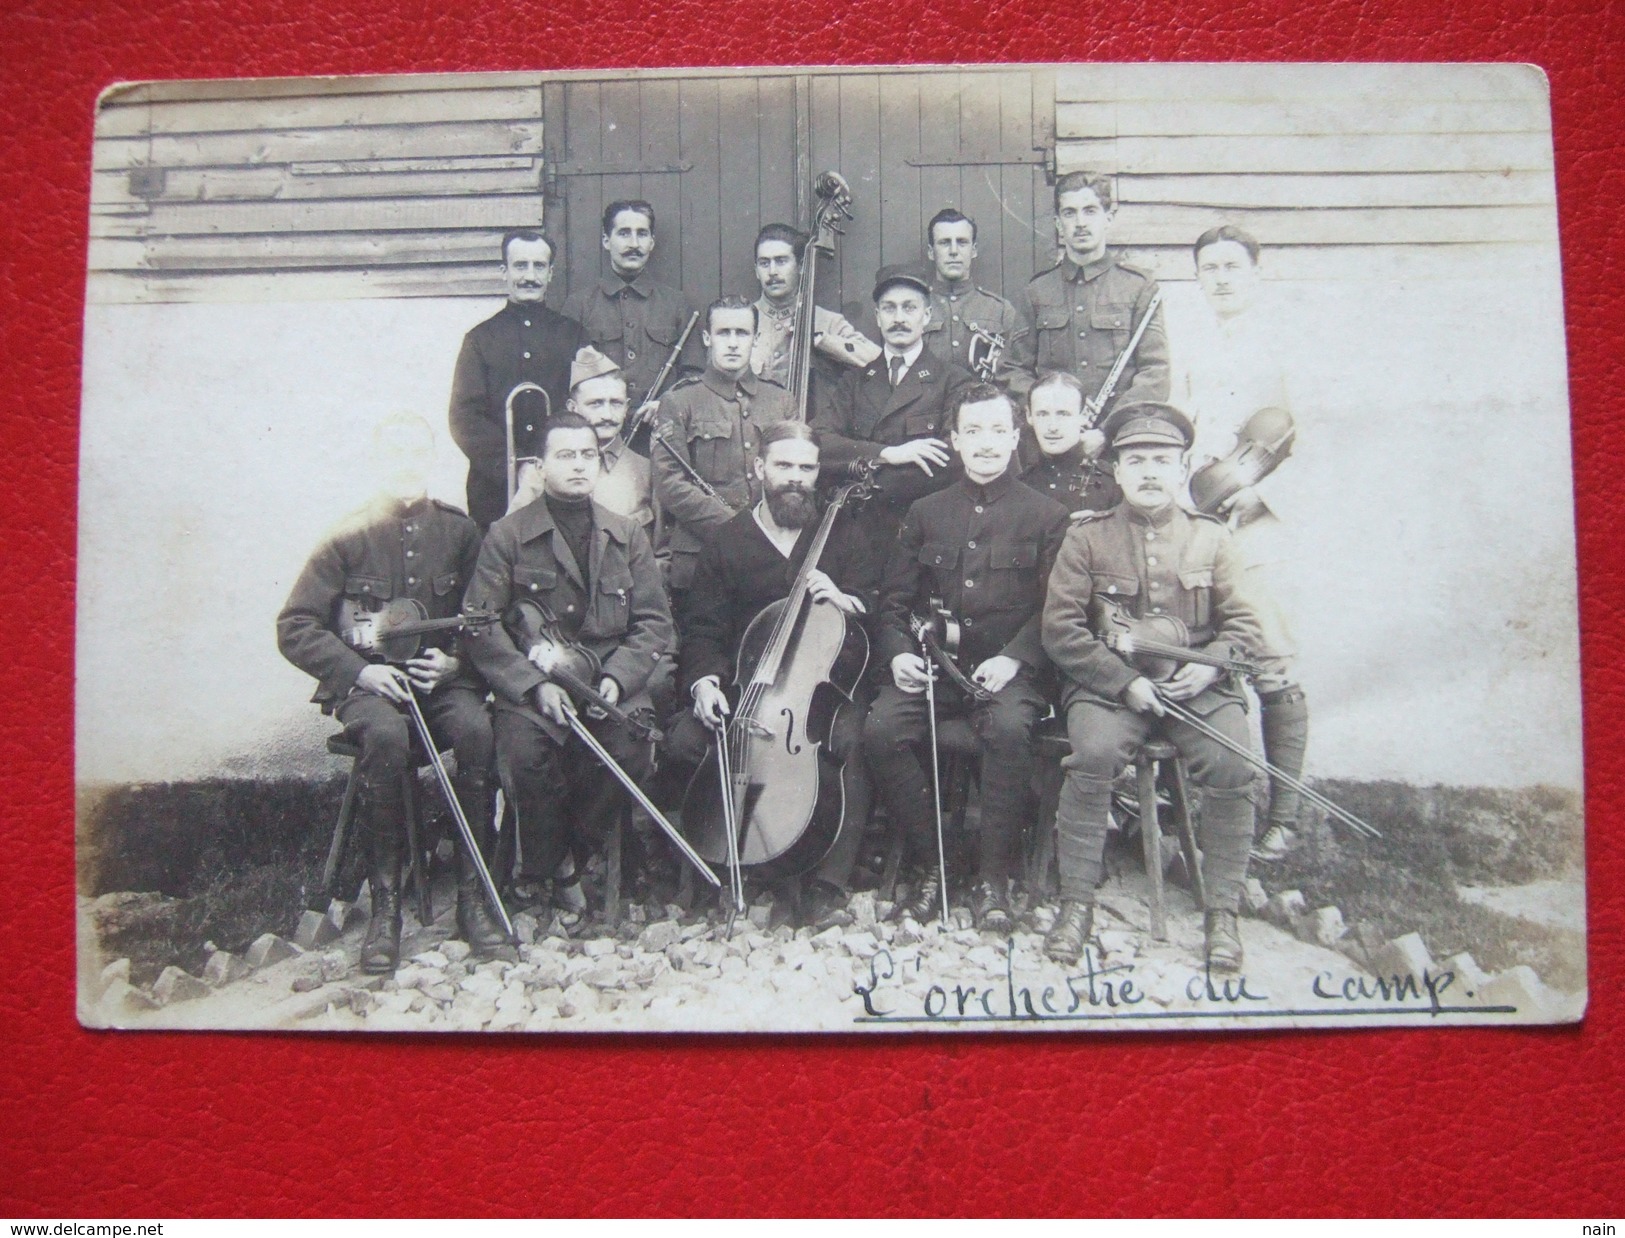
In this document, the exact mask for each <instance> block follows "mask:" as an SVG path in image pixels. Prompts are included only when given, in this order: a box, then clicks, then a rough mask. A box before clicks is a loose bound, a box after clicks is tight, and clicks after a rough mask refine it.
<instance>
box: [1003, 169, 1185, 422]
mask: <svg viewBox="0 0 1625 1238" xmlns="http://www.w3.org/2000/svg"><path fill="white" fill-rule="evenodd" d="M1116 214H1117V197H1116V192H1115V190H1114V189H1113V187H1112V181H1111V178H1110V177H1108V176H1102V175H1099V174H1098V173H1094V172H1070V173H1068V174H1067V175H1065V176H1063V177H1061V178H1060V179H1059V180H1058V181H1056V182H1055V237H1056V241H1057V243H1058V244H1059V245H1060V247H1061V261H1060V262H1059V263H1057V264H1056V265H1055V266H1053V267H1051V268H1050V269H1049V270H1047V271H1043V272H1041V273H1040V274H1038V275H1035V276H1033V279H1032V282H1031V283H1029V284H1028V285H1027V287H1026V289H1025V291H1023V293H1022V294H1021V299H1020V300H1019V301H1018V302H1017V307H1016V308H1017V310H1018V317H1019V319H1020V327H1019V329H1018V331H1017V338H1016V340H1015V343H1014V345H1013V346H1012V348H1011V351H1010V355H1009V357H1008V361H1009V363H1010V389H1011V390H1012V391H1016V392H1020V393H1023V394H1024V393H1026V392H1027V391H1028V390H1030V389H1031V387H1032V385H1033V383H1034V382H1035V381H1036V380H1037V378H1038V376H1039V375H1040V374H1042V373H1043V372H1044V371H1046V370H1062V371H1064V372H1066V373H1068V374H1071V375H1072V376H1073V377H1074V378H1076V379H1077V380H1078V381H1079V382H1080V383H1082V384H1083V390H1084V396H1085V398H1086V399H1091V400H1092V399H1094V398H1095V396H1096V395H1097V394H1098V393H1099V391H1100V389H1101V387H1102V386H1103V385H1104V384H1105V382H1106V375H1107V374H1108V373H1110V371H1111V368H1112V366H1113V365H1114V364H1115V363H1116V361H1117V357H1118V355H1119V354H1120V353H1121V352H1122V351H1123V350H1124V349H1125V348H1127V347H1128V343H1129V339H1130V337H1131V336H1132V335H1133V334H1134V329H1135V328H1136V327H1137V326H1138V325H1139V324H1140V321H1141V320H1142V319H1143V318H1144V317H1145V315H1146V311H1147V310H1148V309H1150V306H1151V298H1152V296H1153V295H1154V294H1155V292H1156V290H1157V281H1156V280H1155V279H1153V278H1152V277H1151V275H1150V274H1149V273H1148V272H1146V271H1143V270H1141V269H1140V268H1139V267H1136V266H1130V265H1129V264H1128V263H1126V262H1124V261H1123V260H1122V259H1121V258H1119V257H1118V256H1117V255H1116V254H1115V253H1113V252H1112V251H1111V250H1109V249H1107V248H1106V236H1107V232H1108V230H1109V229H1110V226H1111V222H1112V220H1113V218H1114V217H1115V216H1116ZM1167 398H1168V337H1167V335H1166V333H1165V332H1164V329H1163V317H1162V311H1161V309H1160V308H1159V309H1158V310H1157V313H1156V316H1155V317H1153V318H1152V320H1151V322H1150V324H1149V325H1148V326H1147V327H1146V329H1145V334H1144V335H1143V336H1141V337H1140V342H1139V344H1138V345H1137V346H1136V347H1135V350H1134V354H1133V356H1131V357H1130V358H1129V362H1128V365H1127V366H1125V367H1124V369H1123V374H1122V377H1121V378H1120V379H1119V380H1118V383H1117V388H1116V391H1115V393H1114V395H1113V397H1112V405H1113V406H1115V405H1117V404H1130V403H1134V402H1136V401H1140V400H1166V399H1167ZM1105 411H1106V412H1108V413H1109V412H1110V411H1111V407H1110V406H1109V407H1108V408H1107V409H1106V410H1105Z"/></svg>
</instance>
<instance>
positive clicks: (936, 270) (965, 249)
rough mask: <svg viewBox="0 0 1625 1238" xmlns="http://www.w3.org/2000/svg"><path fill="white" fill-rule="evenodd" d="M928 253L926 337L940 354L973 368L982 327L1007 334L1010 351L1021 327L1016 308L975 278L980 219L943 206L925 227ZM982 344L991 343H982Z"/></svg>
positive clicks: (1005, 339)
mask: <svg viewBox="0 0 1625 1238" xmlns="http://www.w3.org/2000/svg"><path fill="white" fill-rule="evenodd" d="M925 256H926V259H927V260H928V261H929V262H930V263H931V268H932V274H931V323H930V325H929V326H928V327H926V329H925V338H926V340H927V341H928V342H929V343H930V344H931V349H932V351H933V352H935V353H936V354H937V355H938V356H939V357H951V358H952V359H953V360H954V361H956V362H958V363H959V364H960V365H962V366H964V367H965V368H966V369H970V368H971V365H972V360H973V358H972V352H971V350H972V346H973V343H974V341H975V339H976V335H975V333H976V332H977V331H983V332H986V333H987V334H988V335H997V336H1002V337H1003V339H1004V347H1005V349H1006V355H1008V349H1009V347H1010V345H1011V343H1012V342H1014V340H1015V338H1016V332H1017V331H1018V330H1020V326H1019V322H1018V319H1017V315H1016V307H1015V306H1014V305H1012V304H1011V303H1010V302H1009V301H1006V300H1005V299H1004V298H1003V297H1001V296H1000V295H999V294H998V293H996V292H991V291H989V290H988V289H986V288H983V287H982V286H981V285H979V284H978V283H976V281H975V277H974V276H973V275H972V273H971V263H972V262H973V261H974V260H975V258H976V221H975V220H974V219H972V218H971V217H970V216H969V215H966V214H964V213H962V212H960V211H957V210H955V209H954V208H953V207H951V206H950V207H944V208H943V209H942V210H940V211H938V212H937V213H936V214H935V215H933V216H932V217H931V222H930V223H928V224H927V225H926V226H925ZM979 347H980V348H984V349H985V348H986V344H985V343H983V344H982V345H980V346H979Z"/></svg>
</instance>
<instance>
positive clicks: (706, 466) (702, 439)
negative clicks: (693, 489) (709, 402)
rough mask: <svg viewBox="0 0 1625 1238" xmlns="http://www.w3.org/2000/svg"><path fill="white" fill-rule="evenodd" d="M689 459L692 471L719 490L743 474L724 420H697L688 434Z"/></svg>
mask: <svg viewBox="0 0 1625 1238" xmlns="http://www.w3.org/2000/svg"><path fill="white" fill-rule="evenodd" d="M688 454H689V458H690V459H691V460H693V462H694V470H695V472H697V473H698V474H699V475H700V476H701V477H703V478H705V480H706V481H708V482H710V483H711V484H712V485H714V486H717V487H718V488H719V489H720V488H721V486H722V485H723V484H725V483H728V482H732V481H735V480H737V479H738V477H739V476H740V475H741V474H742V473H743V472H744V466H743V461H741V460H740V459H739V458H738V456H739V452H738V450H737V449H736V448H735V447H734V428H733V426H732V425H730V424H729V423H728V422H726V421H697V422H695V423H694V428H693V429H692V430H690V431H689V439H688Z"/></svg>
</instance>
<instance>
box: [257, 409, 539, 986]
mask: <svg viewBox="0 0 1625 1238" xmlns="http://www.w3.org/2000/svg"><path fill="white" fill-rule="evenodd" d="M373 446H374V451H375V456H376V460H377V464H378V466H379V468H380V470H381V473H382V478H383V484H382V486H381V488H380V492H379V494H378V496H377V497H376V498H375V499H373V500H372V501H371V502H370V503H369V504H368V505H367V506H366V507H364V508H362V509H361V510H360V511H359V512H357V513H356V514H355V515H353V516H351V517H349V518H348V519H347V520H346V521H345V522H344V523H343V524H342V525H341V526H340V528H339V529H338V531H337V532H335V533H334V534H333V535H332V536H330V537H329V538H328V539H327V540H326V541H324V542H323V543H322V544H321V546H320V547H318V548H317V550H316V553H315V554H313V555H311V557H310V561H309V562H308V563H306V564H305V569H304V571H302V572H301V573H300V574H299V579H298V580H297V581H296V582H295V583H294V586H293V591H292V592H291V593H290V594H289V595H288V601H287V604H286V605H285V606H284V607H283V608H282V613H281V614H280V615H278V616H277V646H278V648H280V649H281V651H282V655H283V656H284V657H285V658H287V659H288V661H290V662H292V663H293V664H294V665H295V666H297V667H298V668H299V669H300V670H302V671H304V672H305V673H307V674H309V675H311V676H313V677H314V678H315V679H316V681H317V687H316V695H315V696H314V697H313V698H312V699H313V700H315V701H316V703H317V704H319V705H320V706H321V707H322V712H323V713H327V714H333V715H334V716H336V717H337V718H338V720H339V721H340V722H341V723H343V724H344V734H345V738H346V739H348V740H350V741H351V742H352V743H354V744H356V745H357V746H358V747H359V748H360V749H361V755H360V756H359V757H357V758H356V772H357V774H358V775H359V778H360V785H361V792H362V804H363V806H364V819H365V822H366V826H367V829H366V834H367V839H368V846H369V849H370V866H369V876H368V883H369V885H370V887H371V890H372V919H371V920H370V922H369V923H368V925H367V936H366V940H365V941H364V942H363V944H362V947H361V966H362V969H363V970H364V971H367V972H370V973H373V974H387V973H389V972H393V971H394V970H395V966H396V964H397V963H398V962H399V959H400V942H401V853H402V850H403V847H402V840H403V837H404V830H405V820H406V817H405V810H406V806H405V803H404V802H403V799H402V782H403V777H404V775H405V774H406V772H407V770H408V769H409V768H410V767H411V766H410V763H411V761H412V738H413V728H412V725H411V722H410V720H409V719H408V718H407V715H406V711H405V709H404V708H403V707H404V706H405V705H406V704H407V702H408V700H409V698H410V696H411V694H412V693H413V692H416V693H417V694H418V699H419V702H420V704H421V706H422V709H423V713H424V715H425V717H426V718H427V720H428V723H429V729H430V731H431V732H432V733H433V734H434V736H435V737H436V739H437V741H440V742H446V741H449V742H450V744H451V746H452V749H453V750H454V751H455V753H456V754H457V778H456V784H455V787H456V794H457V798H458V801H459V803H460V804H461V805H462V807H463V810H464V812H465V813H466V814H467V816H468V820H469V824H470V825H471V826H473V828H474V831H475V835H476V838H478V839H479V841H480V845H481V846H482V847H485V848H489V846H490V841H491V840H490V838H489V834H488V830H489V827H490V820H491V811H492V804H491V798H490V795H489V793H488V779H489V775H490V769H491V720H490V717H489V716H488V715H487V713H486V709H485V686H484V684H483V683H481V681H480V680H479V678H478V676H476V675H475V674H474V673H473V671H472V669H471V668H470V667H469V666H468V665H467V664H466V662H465V661H464V659H463V657H462V655H461V654H460V653H459V651H458V642H457V638H456V636H455V635H454V634H453V633H451V632H444V633H434V634H431V635H428V636H425V637H424V638H423V644H422V649H421V652H420V653H418V655H417V656H416V657H414V658H412V659H410V660H409V661H408V662H406V663H405V665H404V666H402V667H397V666H391V665H388V664H387V663H383V662H377V661H372V660H370V658H369V655H368V654H367V653H365V652H359V651H358V650H357V649H355V648H353V647H352V643H351V642H352V641H356V640H357V639H358V634H357V633H356V632H355V631H352V632H351V634H350V640H348V641H347V640H346V639H345V626H344V625H341V622H340V610H341V608H343V607H344V604H345V603H346V602H349V603H354V604H355V605H356V606H357V607H358V608H359V609H361V610H363V611H369V610H376V609H379V608H380V607H381V606H382V605H383V604H385V603H387V602H389V601H391V600H392V599H395V598H411V599H413V600H414V601H417V602H419V603H421V604H422V606H423V608H424V610H425V611H426V612H427V614H428V616H429V618H431V619H445V618H450V617H451V616H454V615H456V614H457V613H458V608H459V607H460V606H461V604H462V598H463V587H464V585H466V584H467V583H468V581H469V579H470V577H471V575H472V574H473V571H474V561H475V556H476V555H477V554H478V552H479V546H480V531H479V529H478V528H476V527H475V525H474V522H473V521H472V520H470V519H469V518H468V517H467V516H465V515H464V514H463V513H462V512H461V511H459V510H458V509H457V508H455V507H451V506H449V505H448V504H445V503H441V502H439V501H437V500H431V499H429V498H427V497H426V485H427V479H428V476H429V468H430V466H431V464H432V463H433V460H434V433H433V431H431V430H430V429H429V426H428V424H427V423H426V422H424V421H423V419H422V418H420V417H413V416H409V415H402V416H397V417H392V418H390V419H388V420H386V421H384V422H382V423H381V424H380V425H379V426H378V427H377V429H376V430H375V431H374V434H373ZM458 849H459V854H460V859H461V863H460V867H459V876H458V883H457V926H458V932H459V934H460V935H461V936H462V937H463V938H464V940H466V941H467V942H468V944H469V945H470V946H472V947H473V948H474V949H475V950H476V951H478V952H480V953H485V952H488V951H490V950H492V949H495V948H496V947H498V946H500V945H502V944H503V943H504V942H505V941H506V940H507V938H506V935H505V934H504V932H503V930H502V928H501V926H500V925H498V924H497V923H496V922H495V920H494V919H493V918H492V916H491V913H490V910H489V909H488V908H487V907H486V904H485V899H484V896H483V891H482V889H481V886H480V884H479V878H478V876H477V873H476V869H475V866H474V862H473V857H471V856H469V855H468V854H466V852H465V851H464V848H463V844H462V841H461V838H459V840H458Z"/></svg>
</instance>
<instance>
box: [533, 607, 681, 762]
mask: <svg viewBox="0 0 1625 1238" xmlns="http://www.w3.org/2000/svg"><path fill="white" fill-rule="evenodd" d="M502 626H503V627H504V628H506V629H507V631H508V635H509V636H511V637H513V641H514V644H516V645H518V646H519V647H520V648H521V649H523V650H524V651H525V657H527V658H528V659H530V662H531V665H533V666H534V667H536V669H537V670H539V671H541V672H542V674H544V675H546V676H547V677H548V678H549V679H550V680H552V681H553V682H554V683H556V684H558V685H559V687H561V688H563V689H564V690H565V691H566V692H568V693H569V694H570V695H571V697H573V698H574V699H575V700H576V701H578V702H580V703H582V704H586V705H590V706H592V707H593V708H594V709H597V710H599V711H601V712H602V713H603V714H604V715H605V716H606V717H608V718H609V719H611V720H612V721H613V722H615V723H617V724H618V725H620V726H624V727H625V728H626V729H627V730H629V731H631V732H632V734H634V735H636V736H637V737H638V738H639V739H646V740H649V741H651V742H654V743H658V742H659V741H660V740H661V738H662V736H661V733H660V731H659V730H657V729H656V728H655V726H654V725H653V724H652V723H651V722H649V721H648V720H647V719H645V718H639V717H638V716H636V715H635V714H629V713H627V712H626V711H625V710H624V709H622V708H620V706H618V705H616V704H615V703H614V702H612V701H611V700H610V699H609V698H608V697H606V696H605V695H604V694H603V693H601V692H599V691H598V689H597V688H595V687H594V686H593V685H594V684H596V683H597V682H598V681H599V680H600V679H602V678H603V674H604V664H603V662H602V661H601V660H600V659H599V657H598V655H597V654H595V653H594V652H593V651H592V650H591V649H588V648H587V647H586V646H584V645H581V644H578V643H577V642H575V641H572V640H571V639H570V638H569V637H567V636H566V635H564V631H563V629H562V628H561V626H560V624H559V620H558V616H557V615H555V614H554V613H553V610H552V608H551V607H549V606H547V605H546V604H545V603H543V602H538V601H536V600H535V599H534V598H528V597H527V598H520V599H519V600H518V601H516V602H515V603H514V604H513V605H512V606H510V607H509V608H508V613H507V616H506V617H505V618H504V619H503V621H502Z"/></svg>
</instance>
